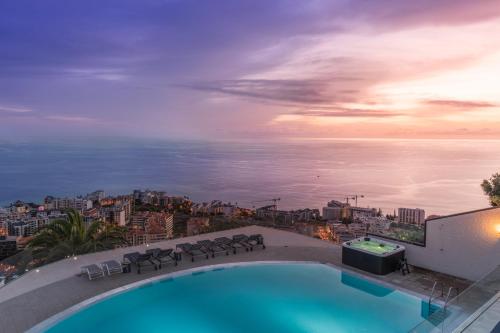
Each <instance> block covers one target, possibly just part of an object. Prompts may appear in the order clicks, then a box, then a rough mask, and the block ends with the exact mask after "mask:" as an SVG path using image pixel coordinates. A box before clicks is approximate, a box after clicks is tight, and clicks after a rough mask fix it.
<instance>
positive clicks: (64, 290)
mask: <svg viewBox="0 0 500 333" xmlns="http://www.w3.org/2000/svg"><path fill="white" fill-rule="evenodd" d="M238 233H246V234H254V233H261V234H263V236H264V238H265V242H266V245H267V249H266V250H260V249H257V250H254V251H253V252H242V253H238V254H236V255H233V254H231V255H229V256H225V255H222V256H217V257H216V258H210V259H208V260H206V259H198V260H197V261H195V262H194V263H193V262H191V261H190V260H183V261H182V262H181V263H180V264H179V266H177V267H174V266H173V265H171V266H168V267H165V268H163V269H162V270H159V271H154V270H144V272H143V273H142V274H140V275H139V274H136V273H135V272H133V273H129V274H119V275H115V276H112V277H106V278H104V279H99V280H94V281H88V280H87V279H85V278H83V277H80V276H77V274H78V273H79V272H80V267H81V266H83V265H87V264H91V263H99V262H102V261H105V260H110V259H117V260H119V259H121V258H122V256H123V254H124V253H128V252H133V251H140V252H143V251H145V250H146V249H147V248H148V247H146V246H137V247H129V248H122V249H116V250H112V251H105V252H99V253H93V254H88V255H84V256H80V257H78V258H77V259H76V260H74V259H67V260H62V261H59V262H56V263H53V264H50V265H47V266H44V267H41V268H40V271H39V272H35V271H32V272H29V273H27V274H25V275H24V276H22V277H21V278H19V279H18V280H16V281H14V282H12V283H10V284H8V285H7V286H5V287H4V288H2V289H0V313H1V314H2V316H0V331H2V332H4V331H5V332H13V333H16V332H23V331H25V330H27V329H29V328H30V327H32V326H34V325H35V324H37V323H39V322H41V321H43V320H45V319H47V318H49V317H51V316H52V315H54V314H57V313H59V312H61V311H63V310H65V309H67V308H69V307H70V306H72V305H75V304H77V303H80V302H82V301H84V300H86V299H88V298H91V297H93V296H96V295H99V294H101V293H103V292H105V291H109V290H112V289H115V288H118V287H121V286H124V285H127V284H130V283H133V282H136V281H140V280H143V279H147V278H151V277H154V276H158V275H163V274H168V273H171V272H175V271H180V270H185V269H190V268H196V267H202V266H206V265H215V264H224V263H234V262H249V261H276V260H283V261H315V262H323V263H329V264H333V265H336V266H339V267H342V268H343V269H348V270H351V271H355V272H358V273H360V274H362V275H364V276H368V277H371V278H374V279H377V280H379V281H381V282H383V283H388V284H391V285H392V286H393V287H395V288H398V289H403V290H406V291H408V292H412V293H416V294H420V295H428V294H429V292H430V289H431V288H432V282H433V281H434V280H435V279H448V282H449V283H450V284H451V283H454V284H458V285H460V284H462V285H463V287H466V286H467V285H468V281H463V280H460V279H454V278H452V277H449V276H444V275H441V274H438V273H435V272H429V271H424V270H419V269H415V270H414V271H413V272H412V274H409V275H406V276H402V275H401V274H400V273H399V272H395V273H391V274H389V275H386V276H382V277H380V276H375V275H372V274H369V273H366V272H363V271H359V270H356V269H353V268H351V267H344V266H343V265H342V264H341V247H339V246H338V245H336V244H333V243H330V242H327V241H322V240H318V239H314V238H310V237H306V236H303V235H299V234H296V233H292V232H288V231H282V230H276V229H270V228H264V227H259V226H249V227H244V228H240V229H233V230H227V231H223V232H216V233H211V234H204V235H199V236H193V237H186V238H183V239H175V240H169V241H164V242H159V243H154V244H152V245H151V247H161V248H169V247H175V244H179V243H182V242H195V241H198V240H201V239H214V238H216V237H222V236H232V235H234V234H238Z"/></svg>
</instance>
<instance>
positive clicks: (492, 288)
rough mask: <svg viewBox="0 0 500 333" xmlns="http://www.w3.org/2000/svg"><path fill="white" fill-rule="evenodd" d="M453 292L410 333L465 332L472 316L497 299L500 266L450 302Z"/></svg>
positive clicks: (451, 290)
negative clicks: (493, 299)
mask: <svg viewBox="0 0 500 333" xmlns="http://www.w3.org/2000/svg"><path fill="white" fill-rule="evenodd" d="M453 290H454V289H453V288H450V289H448V294H447V296H446V299H445V303H444V304H441V307H440V308H439V309H438V310H437V311H435V312H433V313H432V314H431V315H430V316H429V317H428V318H427V319H426V320H425V321H423V322H421V323H420V324H418V325H417V326H415V327H414V328H413V329H411V330H410V332H412V333H431V332H436V333H437V332H440V333H445V332H446V333H448V332H449V333H451V332H453V333H459V332H463V331H464V329H465V328H466V327H467V325H465V324H464V323H466V322H467V321H468V320H469V321H471V320H472V319H471V316H472V315H474V314H475V313H476V312H477V311H478V310H479V309H480V308H481V307H482V306H484V304H486V303H488V301H490V300H491V299H492V298H494V297H497V294H498V292H499V291H500V266H498V267H497V268H495V269H494V270H492V271H491V272H489V273H488V274H486V275H485V276H484V277H483V278H481V279H480V280H478V281H476V282H475V283H474V284H472V285H471V286H469V287H468V288H467V289H466V290H464V291H463V292H462V293H461V294H459V295H457V296H456V297H455V298H453V299H451V300H450V299H449V297H450V296H451V294H452V292H453Z"/></svg>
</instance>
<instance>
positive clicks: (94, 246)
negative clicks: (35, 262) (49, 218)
mask: <svg viewBox="0 0 500 333" xmlns="http://www.w3.org/2000/svg"><path fill="white" fill-rule="evenodd" d="M67 215H68V218H67V219H66V220H56V221H53V222H52V223H50V224H49V225H48V226H47V227H45V228H44V229H42V230H40V231H39V232H38V233H37V234H36V235H35V236H34V237H33V239H32V240H31V241H30V242H29V244H28V247H29V248H31V249H32V250H33V256H34V257H35V258H38V259H42V260H43V261H45V262H52V261H56V260H59V259H63V258H66V257H68V256H74V255H77V254H84V253H89V252H96V251H102V250H108V249H113V248H115V247H116V246H117V245H122V244H125V243H126V240H125V228H123V227H119V226H116V225H113V224H109V223H104V222H102V221H94V222H92V224H90V225H89V226H88V227H86V226H85V222H84V221H83V219H82V216H81V215H80V213H79V212H77V211H76V210H69V211H68V212H67Z"/></svg>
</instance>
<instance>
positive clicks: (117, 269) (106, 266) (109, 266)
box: [101, 260, 123, 276]
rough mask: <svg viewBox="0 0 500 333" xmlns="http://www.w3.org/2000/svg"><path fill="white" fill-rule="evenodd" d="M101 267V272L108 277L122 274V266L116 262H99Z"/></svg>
mask: <svg viewBox="0 0 500 333" xmlns="http://www.w3.org/2000/svg"><path fill="white" fill-rule="evenodd" d="M101 267H102V270H103V271H104V272H106V273H107V274H108V276H111V275H113V274H120V273H123V268H122V264H120V263H119V262H118V261H116V260H108V261H105V262H101Z"/></svg>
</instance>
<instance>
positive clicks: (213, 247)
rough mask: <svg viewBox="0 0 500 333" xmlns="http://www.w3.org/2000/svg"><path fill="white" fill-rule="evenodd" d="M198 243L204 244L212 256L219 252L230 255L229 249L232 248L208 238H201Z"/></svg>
mask: <svg viewBox="0 0 500 333" xmlns="http://www.w3.org/2000/svg"><path fill="white" fill-rule="evenodd" d="M198 244H200V245H201V246H203V247H204V248H205V250H207V251H208V252H209V253H211V254H212V258H214V257H215V255H216V254H217V253H225V254H226V255H229V249H230V248H229V247H227V246H222V245H218V244H217V243H215V242H212V241H211V240H208V239H205V240H201V241H199V242H198Z"/></svg>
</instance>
